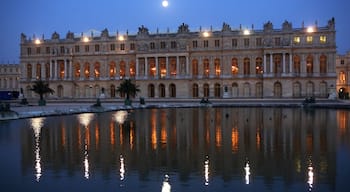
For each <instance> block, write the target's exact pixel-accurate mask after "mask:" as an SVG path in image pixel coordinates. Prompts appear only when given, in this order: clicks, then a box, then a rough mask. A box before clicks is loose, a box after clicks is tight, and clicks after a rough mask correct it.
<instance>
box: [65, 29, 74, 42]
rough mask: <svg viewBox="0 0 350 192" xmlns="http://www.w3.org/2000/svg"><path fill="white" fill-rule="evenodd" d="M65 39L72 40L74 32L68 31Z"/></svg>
mask: <svg viewBox="0 0 350 192" xmlns="http://www.w3.org/2000/svg"><path fill="white" fill-rule="evenodd" d="M66 39H71V40H73V39H74V33H72V32H70V31H68V33H67V35H66Z"/></svg>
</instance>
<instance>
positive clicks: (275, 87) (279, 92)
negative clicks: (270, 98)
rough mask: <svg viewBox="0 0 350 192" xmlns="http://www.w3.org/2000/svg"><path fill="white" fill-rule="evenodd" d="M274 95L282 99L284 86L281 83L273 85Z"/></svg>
mask: <svg viewBox="0 0 350 192" xmlns="http://www.w3.org/2000/svg"><path fill="white" fill-rule="evenodd" d="M273 95H274V96H275V97H282V84H281V83H280V82H276V83H275V84H274V85H273Z"/></svg>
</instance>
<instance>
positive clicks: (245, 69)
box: [243, 57, 250, 75]
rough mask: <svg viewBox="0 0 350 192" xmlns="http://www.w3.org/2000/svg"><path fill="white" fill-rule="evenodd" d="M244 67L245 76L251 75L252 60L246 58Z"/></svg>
mask: <svg viewBox="0 0 350 192" xmlns="http://www.w3.org/2000/svg"><path fill="white" fill-rule="evenodd" d="M243 66H244V69H243V73H244V75H249V74H250V59H249V58H247V57H246V58H244V60H243Z"/></svg>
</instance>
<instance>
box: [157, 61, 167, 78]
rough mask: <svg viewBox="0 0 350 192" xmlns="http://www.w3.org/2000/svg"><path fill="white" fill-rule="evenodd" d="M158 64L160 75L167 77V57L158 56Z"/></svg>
mask: <svg viewBox="0 0 350 192" xmlns="http://www.w3.org/2000/svg"><path fill="white" fill-rule="evenodd" d="M158 65H159V70H160V71H159V77H160V78H165V77H166V76H167V74H166V73H167V70H166V57H159V58H158Z"/></svg>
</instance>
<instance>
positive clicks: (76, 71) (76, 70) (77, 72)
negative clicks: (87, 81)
mask: <svg viewBox="0 0 350 192" xmlns="http://www.w3.org/2000/svg"><path fill="white" fill-rule="evenodd" d="M74 77H75V79H79V78H80V64H79V63H76V64H75V65H74Z"/></svg>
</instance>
